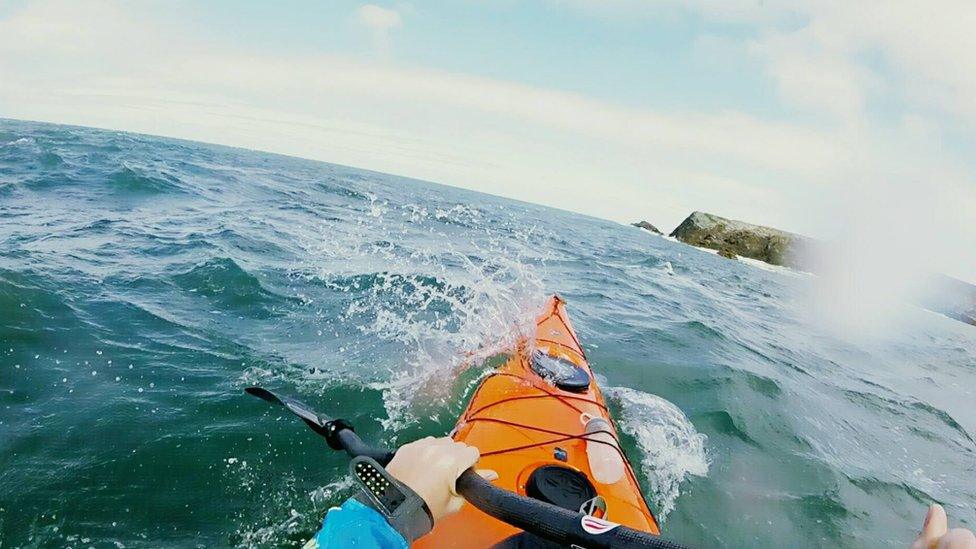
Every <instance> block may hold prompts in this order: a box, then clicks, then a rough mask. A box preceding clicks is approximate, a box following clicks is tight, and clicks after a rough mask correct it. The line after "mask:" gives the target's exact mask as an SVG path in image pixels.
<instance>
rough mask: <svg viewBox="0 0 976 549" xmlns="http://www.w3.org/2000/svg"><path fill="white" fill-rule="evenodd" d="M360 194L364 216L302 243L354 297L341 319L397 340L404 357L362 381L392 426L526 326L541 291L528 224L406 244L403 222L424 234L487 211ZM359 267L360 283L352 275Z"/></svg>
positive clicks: (437, 397)
mask: <svg viewBox="0 0 976 549" xmlns="http://www.w3.org/2000/svg"><path fill="white" fill-rule="evenodd" d="M367 198H368V200H369V204H368V209H367V211H366V212H365V213H366V215H363V216H361V217H360V218H359V219H358V220H357V225H356V227H355V228H354V229H353V230H351V231H348V232H347V233H346V234H342V233H337V231H336V230H335V228H334V227H328V228H326V229H325V230H327V231H328V233H327V234H328V235H329V237H328V238H325V239H323V240H322V242H316V243H314V244H312V245H310V246H309V248H310V251H311V252H312V253H311V255H312V256H313V257H315V258H318V259H319V260H321V265H320V266H319V267H318V269H317V274H316V276H317V277H319V278H321V279H323V280H326V281H331V282H330V284H335V286H333V287H334V288H335V289H337V290H340V291H343V292H348V293H350V294H351V295H352V296H354V297H353V299H352V300H351V302H350V304H349V306H348V309H347V310H346V311H345V313H344V314H343V316H342V319H343V320H344V321H346V322H350V323H355V324H356V326H357V327H358V329H359V330H360V332H361V333H362V334H363V335H364V336H367V337H365V338H363V341H366V342H368V341H374V340H375V341H380V342H396V343H398V344H399V345H400V346H401V347H402V348H404V349H405V350H406V351H407V352H406V364H402V365H400V364H398V365H397V367H396V368H393V369H392V371H391V372H390V374H389V375H387V376H383V377H380V379H375V378H374V381H372V382H371V383H370V385H369V386H370V387H371V388H373V389H376V390H380V391H382V392H383V400H384V405H385V407H386V412H387V418H386V419H385V420H383V421H382V424H383V426H384V427H385V428H386V429H388V430H390V431H396V430H399V429H401V428H402V427H404V426H405V425H407V424H409V423H411V422H412V421H414V420H415V419H416V417H417V414H416V413H415V412H417V411H420V410H416V408H418V406H417V405H418V403H423V404H424V405H428V404H432V405H435V406H436V405H437V404H438V403H442V402H443V401H444V400H445V399H446V398H447V397H448V394H449V389H450V388H451V385H452V383H453V381H454V379H456V377H457V373H458V372H459V371H460V370H462V369H464V368H466V367H467V366H469V365H471V364H480V363H482V362H484V361H485V360H486V359H487V358H489V357H491V356H493V355H496V354H498V353H500V352H504V351H506V350H508V349H511V348H513V347H514V345H515V342H516V341H517V339H518V338H519V337H520V335H525V334H529V333H531V328H532V327H533V320H534V316H535V313H536V312H537V311H538V310H539V308H540V307H541V305H542V303H543V302H544V299H545V297H546V296H545V292H544V290H543V284H542V282H541V279H540V277H539V276H538V274H537V273H536V272H535V269H534V267H532V266H531V265H530V261H528V260H526V259H524V258H523V253H525V252H526V251H527V250H529V249H530V248H529V247H528V246H524V245H525V244H526V243H527V242H528V241H529V238H531V237H532V232H531V231H527V232H525V233H524V234H514V235H513V233H512V232H506V234H504V236H499V237H494V236H493V234H492V230H491V229H489V228H485V229H483V231H481V235H483V237H482V236H481V235H479V238H478V240H477V241H470V240H469V241H464V242H454V241H452V240H450V239H448V238H444V239H440V241H439V242H437V244H436V246H431V245H430V244H429V243H425V244H424V245H423V247H418V248H414V249H411V248H409V246H410V244H411V242H414V241H415V240H411V239H410V238H409V236H407V237H404V234H403V233H404V232H406V231H417V230H419V231H422V232H423V233H424V238H423V239H416V241H431V240H435V239H431V238H429V235H427V234H426V233H427V232H428V231H434V230H439V224H440V223H445V222H446V223H455V224H462V225H471V224H479V225H482V224H483V223H482V221H483V218H484V217H485V216H486V214H485V213H484V212H482V211H480V210H478V209H477V208H473V207H470V206H466V205H461V204H458V205H454V206H450V207H439V208H433V210H431V209H428V208H427V207H423V206H418V205H415V204H406V205H402V206H395V205H391V204H389V203H387V202H383V201H381V200H379V199H377V198H376V197H375V196H373V195H368V197H367ZM377 212H380V213H379V215H377ZM397 214H399V215H397ZM405 222H406V223H407V224H408V226H407V227H404V223H405ZM377 236H385V237H386V239H385V241H384V240H382V239H378V238H377ZM513 236H514V238H513ZM513 241H514V244H513ZM391 242H395V243H396V244H395V245H394V244H391ZM519 246H524V247H519ZM533 259H537V258H533ZM448 265H450V267H448ZM363 276H367V277H369V282H368V283H361V282H360V281H359V280H360V279H361V278H362V277H363ZM364 319H365V321H364ZM366 344H367V345H368V344H369V343H366Z"/></svg>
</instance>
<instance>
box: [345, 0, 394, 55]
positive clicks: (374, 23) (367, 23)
mask: <svg viewBox="0 0 976 549" xmlns="http://www.w3.org/2000/svg"><path fill="white" fill-rule="evenodd" d="M356 18H357V20H358V21H359V23H360V24H362V25H363V26H364V27H366V28H367V29H369V31H370V33H371V34H372V38H373V46H374V47H375V48H376V52H377V53H378V54H380V55H381V56H384V57H388V56H389V55H390V48H391V42H392V41H391V39H390V32H391V31H392V30H393V29H395V28H397V27H400V26H401V25H402V24H403V20H402V18H401V17H400V13H399V12H398V11H397V10H395V9H389V8H383V7H380V6H377V5H375V4H366V5H364V6H361V7H360V8H359V9H358V10H356Z"/></svg>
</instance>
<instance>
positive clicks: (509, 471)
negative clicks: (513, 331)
mask: <svg viewBox="0 0 976 549" xmlns="http://www.w3.org/2000/svg"><path fill="white" fill-rule="evenodd" d="M451 434H452V436H453V438H454V439H455V440H457V441H461V442H464V443H466V444H469V445H471V446H475V447H476V448H478V449H479V450H480V451H481V460H480V461H479V462H478V468H480V469H493V470H495V471H496V472H498V477H499V478H498V480H496V481H494V482H493V484H494V485H495V486H497V487H499V488H502V489H504V490H506V491H508V492H512V493H515V494H519V495H522V496H528V497H530V498H533V499H537V500H542V501H544V502H546V503H550V504H552V505H556V506H558V507H562V508H564V509H567V510H570V511H573V512H580V511H581V510H584V511H587V514H589V515H593V516H592V519H593V520H589V521H587V520H584V521H582V526H583V529H584V530H587V531H588V532H590V533H594V534H596V533H598V532H600V531H601V530H602V529H605V528H613V526H612V524H614V523H619V524H622V525H625V526H628V527H630V528H633V529H635V530H640V531H643V532H649V533H652V534H655V535H656V534H659V533H660V530H659V528H658V524H657V521H656V520H655V519H654V515H653V514H652V513H651V511H650V509H649V508H648V506H647V503H646V502H645V501H644V498H643V496H642V495H641V490H640V485H639V483H638V481H637V478H636V477H635V475H634V472H633V469H632V468H631V466H630V464H629V463H628V461H627V459H626V456H624V454H623V452H622V450H621V449H620V446H619V443H618V442H617V440H618V439H617V432H616V429H615V428H614V426H613V421H612V419H611V417H610V413H609V410H608V409H607V405H606V402H605V400H604V398H603V395H602V393H601V392H600V389H599V387H597V385H596V381H595V379H594V378H593V372H592V371H591V370H590V367H589V364H588V362H587V360H586V354H585V352H584V351H583V348H582V346H581V345H580V343H579V339H578V338H577V336H576V332H575V331H574V330H573V326H572V324H571V323H570V321H569V318H568V316H567V315H566V307H565V302H564V301H563V300H562V299H561V298H559V297H558V296H553V297H552V298H550V300H549V302H548V304H547V305H546V308H545V309H544V311H543V313H542V314H541V315H540V316H539V317H538V318H537V321H536V333H535V337H534V339H532V340H527V341H523V342H522V343H521V344H520V345H519V348H518V349H517V350H516V352H515V353H514V354H513V356H512V357H511V358H509V360H508V361H507V362H505V364H504V365H502V366H501V367H499V368H498V369H497V370H496V371H495V372H493V373H491V374H490V375H488V376H487V377H486V378H485V379H484V380H482V382H481V385H480V386H479V387H478V389H477V390H476V391H475V393H474V395H473V396H472V397H471V401H470V402H469V403H468V406H467V409H466V410H465V412H464V414H462V415H461V417H460V418H459V419H458V422H457V425H456V426H455V428H454V430H453V431H452V433H451ZM607 521H613V522H612V523H611V522H607ZM526 536H527V534H524V533H522V530H520V529H519V528H516V527H515V526H513V525H511V524H506V523H505V522H502V521H500V520H498V519H496V518H494V517H491V516H488V515H486V514H485V513H483V512H482V511H480V510H478V509H477V508H475V507H474V506H473V505H468V504H466V505H464V506H463V507H462V508H461V511H460V512H459V513H457V514H455V515H452V516H450V517H447V518H445V519H444V520H442V521H441V522H440V523H438V524H437V526H436V527H435V528H434V530H433V531H431V533H430V534H428V535H426V536H424V537H423V538H421V539H419V540H417V542H416V543H414V544H413V547H415V548H418V549H433V548H439V547H496V546H499V545H500V546H501V547H521V546H529V545H531V546H538V545H539V540H538V539H537V538H535V540H534V541H531V542H530V541H529V540H527V539H526ZM533 538H534V536H533Z"/></svg>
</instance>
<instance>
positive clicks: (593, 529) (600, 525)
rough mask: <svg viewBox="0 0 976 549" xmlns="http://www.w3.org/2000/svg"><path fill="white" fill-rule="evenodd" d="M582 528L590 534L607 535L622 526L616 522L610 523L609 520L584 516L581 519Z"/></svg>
mask: <svg viewBox="0 0 976 549" xmlns="http://www.w3.org/2000/svg"><path fill="white" fill-rule="evenodd" d="M580 526H582V527H583V530H586V532H587V533H590V534H606V533H607V532H609V531H610V530H613V529H614V528H616V527H618V526H620V525H619V524H617V523H616V522H610V521H609V520H603V519H599V518H596V517H591V516H590V515H583V518H581V519H580Z"/></svg>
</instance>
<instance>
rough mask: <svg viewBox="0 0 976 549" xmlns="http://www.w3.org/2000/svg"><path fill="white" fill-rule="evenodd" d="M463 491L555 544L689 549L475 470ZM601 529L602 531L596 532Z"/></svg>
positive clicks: (296, 407)
mask: <svg viewBox="0 0 976 549" xmlns="http://www.w3.org/2000/svg"><path fill="white" fill-rule="evenodd" d="M245 391H246V392H247V393H248V394H250V395H254V396H256V397H258V398H261V399H263V400H266V401H268V402H271V403H274V404H279V405H281V406H284V407H285V408H287V409H288V410H289V411H291V412H292V413H293V414H295V415H296V416H298V417H299V418H301V420H302V421H304V422H305V424H306V425H308V426H309V427H310V428H311V429H312V430H313V431H315V432H316V433H318V434H319V435H321V436H322V437H324V438H325V440H326V442H328V444H329V447H331V448H332V449H334V450H344V451H345V452H346V453H347V454H348V455H349V457H357V456H368V457H371V458H373V459H375V460H376V461H377V462H379V463H380V464H382V465H386V464H387V463H389V462H390V460H392V459H393V455H394V452H391V451H389V450H383V449H381V448H374V447H372V446H369V445H367V444H366V443H364V442H363V440H362V439H361V438H359V435H357V434H356V432H355V431H354V430H353V428H352V425H350V424H349V423H348V422H346V421H344V420H342V419H333V418H331V417H329V416H326V415H324V414H320V413H318V412H315V411H313V410H312V409H311V408H310V407H308V406H307V405H305V404H304V403H302V402H300V401H298V400H295V399H293V398H289V397H282V396H278V395H275V394H274V393H272V392H271V391H268V390H267V389H263V388H261V387H248V388H247V389H245ZM456 488H457V492H458V493H459V494H460V495H461V496H463V497H464V499H465V500H467V501H468V503H470V504H471V505H473V506H474V507H475V508H477V509H478V510H480V511H481V512H483V513H485V514H487V515H489V516H491V517H494V518H496V519H498V520H500V521H502V522H505V523H507V524H511V525H512V526H514V527H516V528H521V529H522V530H525V531H526V532H529V533H531V534H534V535H536V536H539V537H541V538H544V539H547V540H549V541H553V542H555V543H558V544H561V545H566V546H576V547H580V548H585V549H604V548H607V549H609V548H614V549H616V548H620V549H683V548H684V546H682V545H679V544H677V543H674V542H672V541H668V540H666V539H662V538H660V537H658V536H655V535H653V534H649V533H647V532H641V531H640V530H634V529H633V528H628V527H626V526H623V525H615V524H612V523H602V524H597V528H594V527H593V526H592V525H591V527H590V528H589V529H587V528H585V527H584V521H585V520H586V519H588V517H587V515H584V514H583V513H574V512H572V511H569V510H566V509H563V508H562V507H557V506H555V505H551V504H549V503H546V502H544V501H539V500H537V499H533V498H529V497H526V496H520V495H518V494H515V493H512V492H509V491H507V490H503V489H501V488H498V487H497V486H494V485H492V484H491V483H490V482H488V481H487V480H485V479H483V478H481V477H480V476H479V475H478V474H477V473H475V472H474V469H468V470H467V471H465V472H464V473H462V474H461V476H460V477H458V479H457V484H456ZM591 530H597V531H599V533H593V532H591Z"/></svg>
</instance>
